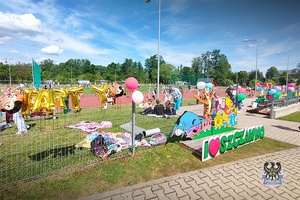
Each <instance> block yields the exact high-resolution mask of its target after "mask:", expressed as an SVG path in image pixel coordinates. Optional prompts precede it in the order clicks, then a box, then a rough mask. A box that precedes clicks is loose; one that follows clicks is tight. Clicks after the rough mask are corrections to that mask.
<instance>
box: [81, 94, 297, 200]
mask: <svg viewBox="0 0 300 200" xmlns="http://www.w3.org/2000/svg"><path fill="white" fill-rule="evenodd" d="M250 103H251V102H250V101H249V100H248V101H247V102H245V105H248V104H250ZM199 107H200V106H195V107H194V106H189V107H184V108H183V109H182V112H183V111H184V110H191V111H194V112H195V113H197V114H202V110H201V108H199ZM238 121H239V125H238V127H239V128H245V127H247V126H249V123H251V124H252V125H261V124H262V125H264V126H265V137H269V138H273V139H276V140H280V141H284V142H289V143H291V144H296V145H299V146H300V131H299V130H298V126H299V125H300V124H299V123H295V122H286V121H280V120H272V119H268V118H266V117H265V116H261V115H257V114H248V113H246V112H245V111H241V112H239V113H238ZM271 161H274V162H280V163H281V165H282V174H283V184H282V185H279V186H275V187H270V186H264V185H263V179H262V174H263V164H264V163H265V162H271ZM299 168H300V147H297V148H293V149H289V150H284V151H280V152H275V153H270V154H265V155H261V156H257V157H252V158H248V159H243V160H239V161H235V162H231V163H226V164H223V165H217V166H214V167H210V168H204V169H201V170H196V171H192V172H188V173H184V174H179V175H175V176H171V177H165V178H162V179H158V180H154V181H150V182H146V183H142V184H137V185H133V186H128V187H124V188H120V189H117V190H113V191H109V192H105V193H101V194H95V195H91V196H88V197H84V198H82V199H84V200H96V199H97V200H98V199H99V200H100V199H101V200H121V199H124V200H127V199H136V200H142V199H147V200H148V199H149V200H150V199H151V200H157V199H159V200H161V199H162V200H164V199H170V200H174V199H180V200H185V199H191V200H193V199H205V200H206V199H259V200H260V199H272V200H273V199H280V200H281V199H299V200H300V173H299Z"/></svg>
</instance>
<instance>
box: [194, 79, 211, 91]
mask: <svg viewBox="0 0 300 200" xmlns="http://www.w3.org/2000/svg"><path fill="white" fill-rule="evenodd" d="M197 88H198V89H199V90H203V89H208V90H209V91H211V90H212V89H213V85H212V83H205V82H203V81H200V82H198V83H197Z"/></svg>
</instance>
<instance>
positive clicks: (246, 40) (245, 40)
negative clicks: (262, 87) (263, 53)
mask: <svg viewBox="0 0 300 200" xmlns="http://www.w3.org/2000/svg"><path fill="white" fill-rule="evenodd" d="M248 41H254V42H256V64H255V86H254V96H255V97H256V84H257V57H258V42H257V40H249V39H244V40H243V42H248Z"/></svg>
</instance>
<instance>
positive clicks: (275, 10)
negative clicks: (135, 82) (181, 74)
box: [0, 0, 300, 73]
mask: <svg viewBox="0 0 300 200" xmlns="http://www.w3.org/2000/svg"><path fill="white" fill-rule="evenodd" d="M158 2H159V0H151V2H150V3H145V0H72V1H71V0H63V1H62V0H9V1H1V2H0V58H1V60H0V62H4V60H5V59H10V58H13V59H12V60H10V62H11V63H16V62H21V63H30V62H31V59H32V58H34V59H35V60H37V61H41V60H42V59H51V60H53V61H54V63H60V62H65V61H67V60H68V59H71V58H73V59H88V60H90V61H91V63H93V64H96V65H98V64H100V65H104V66H106V65H107V64H109V63H111V62H116V63H117V62H119V63H123V62H124V60H125V58H129V59H132V60H133V61H140V62H141V63H142V64H143V65H144V61H145V59H147V58H150V56H152V55H155V54H157V45H158V44H157V43H158ZM299 8H300V1H298V0H161V20H160V22H161V25H160V28H161V34H160V38H161V39H160V55H161V56H162V57H163V58H164V60H165V61H166V62H167V63H169V64H173V65H174V66H176V67H177V66H179V65H181V64H182V65H184V66H191V61H192V59H193V58H194V57H197V56H200V55H201V54H202V53H205V52H206V51H212V50H213V49H220V50H221V53H222V54H225V55H226V56H227V58H228V61H229V63H230V64H231V66H232V71H234V72H236V71H240V70H246V71H251V70H255V61H256V42H255V41H249V42H243V39H245V38H248V39H251V40H256V41H257V42H258V43H259V45H258V69H259V70H260V71H262V72H264V73H265V72H266V70H267V69H268V68H270V67H272V66H276V67H277V68H278V69H279V70H286V67H287V60H288V55H289V68H290V69H292V68H295V67H296V65H297V64H298V63H300V20H299V19H300V12H299ZM276 52H284V53H287V54H276Z"/></svg>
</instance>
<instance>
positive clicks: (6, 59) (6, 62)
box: [6, 58, 13, 87]
mask: <svg viewBox="0 0 300 200" xmlns="http://www.w3.org/2000/svg"><path fill="white" fill-rule="evenodd" d="M12 59H13V58H10V59H6V63H7V61H8V74H9V86H10V87H11V72H10V61H11V60H12Z"/></svg>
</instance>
